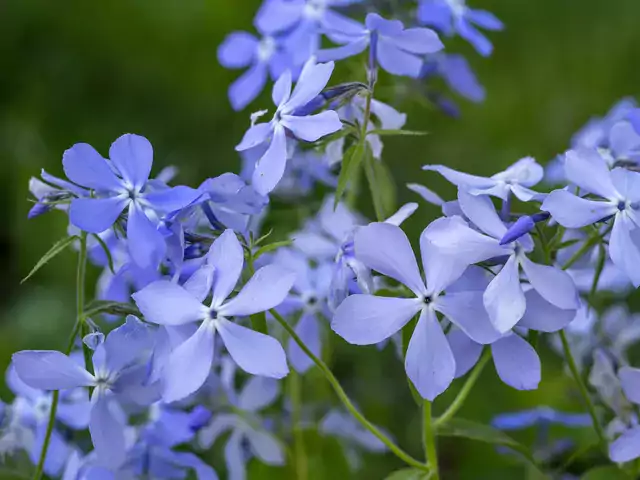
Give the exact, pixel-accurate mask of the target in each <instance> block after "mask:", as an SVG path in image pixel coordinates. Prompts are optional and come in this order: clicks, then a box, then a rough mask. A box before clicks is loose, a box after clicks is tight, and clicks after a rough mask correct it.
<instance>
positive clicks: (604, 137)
mask: <svg viewBox="0 0 640 480" xmlns="http://www.w3.org/2000/svg"><path fill="white" fill-rule="evenodd" d="M636 107H637V104H636V101H635V100H634V99H633V98H623V99H622V100H620V101H619V102H617V103H616V104H615V105H614V106H613V107H611V110H609V112H607V114H606V115H605V116H604V117H596V118H592V119H591V120H589V122H587V124H586V125H585V126H584V127H582V128H581V129H580V130H579V131H578V132H577V133H576V134H575V135H574V136H573V138H572V139H571V148H573V149H580V148H608V147H609V133H610V131H611V127H613V125H614V124H616V123H618V122H619V121H620V120H625V119H627V118H628V115H630V114H631V112H633V109H634V108H636Z"/></svg>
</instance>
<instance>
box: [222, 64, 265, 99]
mask: <svg viewBox="0 0 640 480" xmlns="http://www.w3.org/2000/svg"><path fill="white" fill-rule="evenodd" d="M266 83H267V65H266V64H265V63H264V62H257V63H254V64H253V65H251V66H250V67H249V69H248V70H247V71H246V72H244V73H243V74H242V75H240V76H239V77H238V78H237V80H236V81H235V82H233V83H232V84H231V85H230V86H229V101H230V102H231V107H232V108H233V109H234V110H242V109H243V108H244V107H246V106H247V105H249V104H250V103H251V102H252V101H253V100H254V99H255V98H256V97H257V96H258V95H259V94H260V92H261V91H262V89H263V88H264V85H265V84H266Z"/></svg>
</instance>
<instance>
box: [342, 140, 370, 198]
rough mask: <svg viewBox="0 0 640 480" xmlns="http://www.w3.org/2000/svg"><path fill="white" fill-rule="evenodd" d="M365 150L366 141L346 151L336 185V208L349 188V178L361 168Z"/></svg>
mask: <svg viewBox="0 0 640 480" xmlns="http://www.w3.org/2000/svg"><path fill="white" fill-rule="evenodd" d="M364 150H365V148H364V142H358V143H357V144H355V145H352V146H351V147H349V148H348V149H347V151H346V152H345V154H344V158H343V159H342V168H341V169H340V176H339V177H338V186H337V187H336V196H335V202H334V208H335V207H336V206H337V205H338V202H339V201H340V199H341V198H342V195H343V194H344V192H345V190H346V189H347V185H348V184H349V180H350V179H352V178H353V177H355V175H356V172H357V170H358V169H359V168H360V164H361V163H362V157H363V154H364Z"/></svg>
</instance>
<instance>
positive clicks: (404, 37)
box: [318, 13, 444, 78]
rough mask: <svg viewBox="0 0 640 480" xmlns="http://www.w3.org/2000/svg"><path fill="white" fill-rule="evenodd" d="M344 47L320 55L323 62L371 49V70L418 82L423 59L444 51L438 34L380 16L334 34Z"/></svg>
mask: <svg viewBox="0 0 640 480" xmlns="http://www.w3.org/2000/svg"><path fill="white" fill-rule="evenodd" d="M331 39H332V40H333V41H334V42H336V43H340V44H343V45H342V46H340V47H336V48H329V49H324V50H320V51H318V59H320V60H321V61H328V60H342V59H344V58H347V57H351V56H353V55H357V54H359V53H362V52H364V51H365V50H366V48H367V47H369V49H370V63H371V65H370V68H374V64H378V65H380V67H382V69H383V70H385V71H387V72H389V73H391V74H392V75H402V76H408V77H413V78H417V77H418V76H419V75H420V72H421V70H422V65H423V62H424V60H423V58H422V57H423V56H424V55H427V54H431V53H435V52H438V51H440V50H442V48H444V46H443V45H442V42H441V41H440V39H439V38H438V34H437V33H436V32H434V31H433V30H430V29H428V28H407V29H405V28H404V25H403V24H402V22H400V21H399V20H387V19H385V18H382V17H381V16H380V15H378V14H377V13H370V14H368V15H367V18H366V20H365V25H359V28H355V26H351V25H349V28H348V29H344V34H341V35H336V34H334V35H333V36H332V38H331Z"/></svg>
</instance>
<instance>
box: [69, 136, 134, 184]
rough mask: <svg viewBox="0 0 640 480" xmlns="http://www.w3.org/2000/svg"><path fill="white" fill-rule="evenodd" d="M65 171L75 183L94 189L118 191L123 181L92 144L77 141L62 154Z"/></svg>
mask: <svg viewBox="0 0 640 480" xmlns="http://www.w3.org/2000/svg"><path fill="white" fill-rule="evenodd" d="M62 166H63V167H64V173H65V175H66V176H67V178H69V180H71V181H72V182H73V183H76V184H78V185H81V186H83V187H87V188H92V189H94V190H104V191H117V190H119V189H121V188H122V182H120V180H119V179H118V177H116V175H115V173H113V170H111V168H110V167H109V165H108V164H107V161H106V160H105V159H104V158H103V157H102V155H100V154H99V153H98V152H97V151H96V150H95V149H94V148H93V147H92V146H91V145H89V144H86V143H76V144H75V145H74V146H73V147H71V148H69V149H68V150H65V152H64V154H63V156H62Z"/></svg>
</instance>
